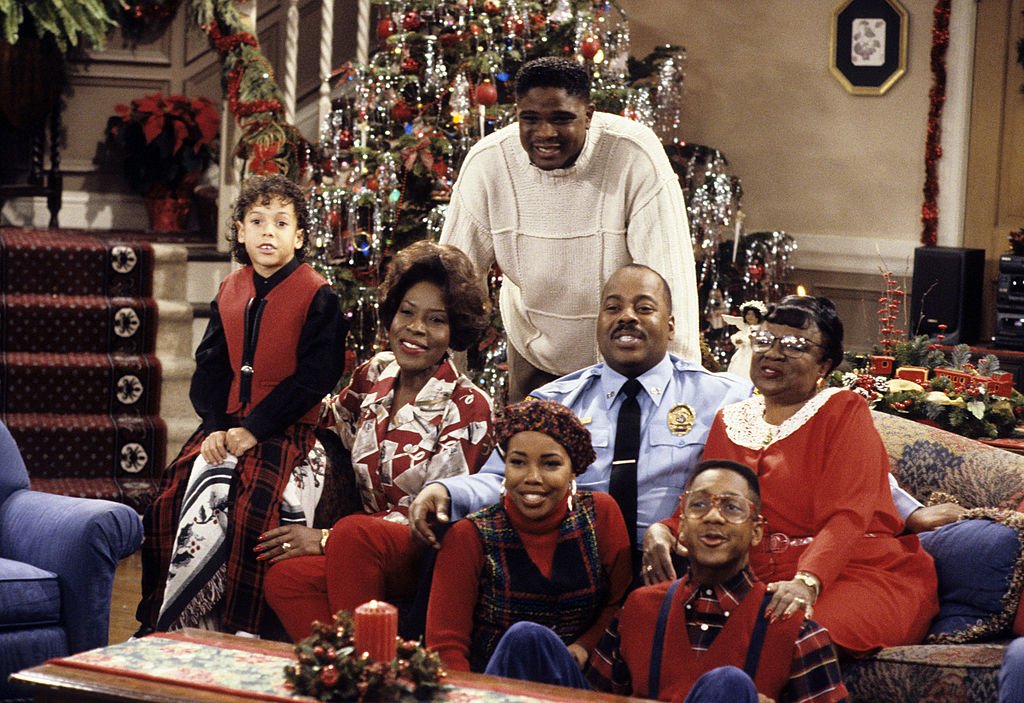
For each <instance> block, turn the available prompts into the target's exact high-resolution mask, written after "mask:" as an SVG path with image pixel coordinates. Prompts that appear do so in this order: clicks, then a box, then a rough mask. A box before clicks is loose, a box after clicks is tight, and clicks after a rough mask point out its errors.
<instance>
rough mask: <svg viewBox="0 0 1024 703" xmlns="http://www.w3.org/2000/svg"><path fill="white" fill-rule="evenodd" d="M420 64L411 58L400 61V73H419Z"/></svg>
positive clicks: (407, 57)
mask: <svg viewBox="0 0 1024 703" xmlns="http://www.w3.org/2000/svg"><path fill="white" fill-rule="evenodd" d="M419 72H420V62H419V61H418V60H416V59H414V58H413V57H411V56H406V57H405V58H404V59H402V73H419Z"/></svg>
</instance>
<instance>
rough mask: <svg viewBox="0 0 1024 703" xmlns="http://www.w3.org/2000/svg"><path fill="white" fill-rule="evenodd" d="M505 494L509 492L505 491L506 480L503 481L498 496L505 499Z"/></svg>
mask: <svg viewBox="0 0 1024 703" xmlns="http://www.w3.org/2000/svg"><path fill="white" fill-rule="evenodd" d="M505 493H507V491H506V490H505V479H501V488H499V489H498V494H499V495H500V496H501V497H502V498H504V497H505Z"/></svg>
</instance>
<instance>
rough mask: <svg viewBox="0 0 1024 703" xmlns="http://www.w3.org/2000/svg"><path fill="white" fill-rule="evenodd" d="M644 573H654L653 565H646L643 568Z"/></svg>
mask: <svg viewBox="0 0 1024 703" xmlns="http://www.w3.org/2000/svg"><path fill="white" fill-rule="evenodd" d="M644 571H654V565H653V564H648V565H647V566H645V567H644Z"/></svg>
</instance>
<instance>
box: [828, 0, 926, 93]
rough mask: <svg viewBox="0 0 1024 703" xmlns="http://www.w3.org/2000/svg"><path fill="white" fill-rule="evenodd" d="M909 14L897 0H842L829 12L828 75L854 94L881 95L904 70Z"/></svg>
mask: <svg viewBox="0 0 1024 703" xmlns="http://www.w3.org/2000/svg"><path fill="white" fill-rule="evenodd" d="M908 25H909V17H908V15H907V11H906V10H905V9H904V8H903V6H902V5H900V3H899V0H845V2H842V3H840V4H839V6H838V7H836V9H835V10H833V11H832V40H831V42H830V52H831V65H830V67H829V68H830V69H831V71H832V75H833V76H835V78H836V80H837V81H839V83H840V84H841V85H842V86H843V87H844V88H846V90H847V92H850V93H853V94H854V95H884V94H885V92H886V91H887V90H889V88H891V87H892V86H893V84H894V83H895V82H896V81H898V80H899V79H900V77H901V76H902V75H903V74H904V73H906V71H907V31H908Z"/></svg>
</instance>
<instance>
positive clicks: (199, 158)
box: [106, 93, 220, 198]
mask: <svg viewBox="0 0 1024 703" xmlns="http://www.w3.org/2000/svg"><path fill="white" fill-rule="evenodd" d="M114 112H115V113H116V114H114V116H112V117H111V118H110V119H109V120H108V121H107V129H106V135H107V142H108V143H109V144H112V145H115V146H118V147H120V148H121V149H122V150H123V155H124V175H125V178H127V179H128V182H129V183H130V184H131V187H132V189H133V190H135V191H136V192H137V193H140V194H141V195H146V196H151V197H179V198H181V197H187V196H189V195H190V194H191V193H192V190H193V189H194V188H195V187H196V184H197V183H198V182H199V178H200V176H201V175H202V173H203V171H204V170H205V169H206V167H208V166H209V165H210V162H211V160H212V159H213V157H214V154H215V152H216V149H217V132H218V130H219V128H220V114H219V113H218V112H217V109H216V108H215V107H214V106H213V102H212V101H211V100H210V99H209V98H205V97H194V98H189V97H185V96H183V95H168V96H167V97H164V96H163V95H162V94H160V93H154V94H152V95H147V96H145V97H142V98H138V99H135V100H132V101H131V104H129V105H124V104H119V105H115V106H114Z"/></svg>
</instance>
